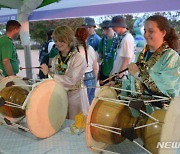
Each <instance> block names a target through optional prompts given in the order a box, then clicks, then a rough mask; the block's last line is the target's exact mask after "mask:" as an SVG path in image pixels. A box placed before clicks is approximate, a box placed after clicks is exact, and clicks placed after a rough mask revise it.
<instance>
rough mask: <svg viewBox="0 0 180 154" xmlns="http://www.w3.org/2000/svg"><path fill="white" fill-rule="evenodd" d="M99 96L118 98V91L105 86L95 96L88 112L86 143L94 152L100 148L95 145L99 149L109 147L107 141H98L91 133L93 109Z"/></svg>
mask: <svg viewBox="0 0 180 154" xmlns="http://www.w3.org/2000/svg"><path fill="white" fill-rule="evenodd" d="M97 97H105V98H113V99H116V98H117V93H116V91H115V90H114V89H111V88H110V87H103V88H102V89H101V90H100V91H99V92H98V93H97V95H96V97H95V98H94V100H93V102H92V104H91V106H90V109H89V112H88V117H87V125H86V143H87V146H88V148H89V149H90V150H91V151H93V152H99V151H98V150H95V149H93V147H95V148H98V149H105V148H106V147H107V145H108V144H106V143H102V142H97V141H95V140H94V139H93V137H92V134H91V129H90V128H91V126H90V123H91V118H92V113H93V110H94V108H95V106H96V104H97V102H98V101H99V99H98V98H97Z"/></svg>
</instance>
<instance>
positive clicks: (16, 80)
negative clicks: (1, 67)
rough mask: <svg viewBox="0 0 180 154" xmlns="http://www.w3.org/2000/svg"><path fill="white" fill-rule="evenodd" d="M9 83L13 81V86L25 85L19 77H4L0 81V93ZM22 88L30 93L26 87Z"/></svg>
mask: <svg viewBox="0 0 180 154" xmlns="http://www.w3.org/2000/svg"><path fill="white" fill-rule="evenodd" d="M11 81H13V82H14V83H15V85H27V83H26V82H25V81H24V80H22V78H21V77H18V76H8V77H4V78H2V79H0V91H1V90H2V89H3V88H4V87H6V84H7V83H8V82H11ZM22 88H23V89H26V90H28V91H30V89H29V88H27V87H23V86H22Z"/></svg>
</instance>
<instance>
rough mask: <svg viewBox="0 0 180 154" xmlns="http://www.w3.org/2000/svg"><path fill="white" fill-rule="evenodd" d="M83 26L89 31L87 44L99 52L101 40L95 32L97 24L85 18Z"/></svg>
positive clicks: (91, 19)
mask: <svg viewBox="0 0 180 154" xmlns="http://www.w3.org/2000/svg"><path fill="white" fill-rule="evenodd" d="M82 26H83V27H85V28H86V29H87V31H88V35H89V36H88V39H87V44H88V45H90V46H92V47H93V48H94V50H95V51H97V50H98V46H99V42H100V39H101V38H100V37H99V35H98V34H96V32H95V28H96V24H95V21H94V19H93V18H89V17H87V18H85V19H84V23H83V25H82Z"/></svg>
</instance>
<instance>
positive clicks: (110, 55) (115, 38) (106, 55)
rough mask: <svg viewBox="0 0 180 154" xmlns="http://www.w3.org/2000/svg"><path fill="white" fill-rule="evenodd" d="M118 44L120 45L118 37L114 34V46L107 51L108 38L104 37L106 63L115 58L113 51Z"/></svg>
mask: <svg viewBox="0 0 180 154" xmlns="http://www.w3.org/2000/svg"><path fill="white" fill-rule="evenodd" d="M117 43H118V37H117V35H116V34H114V37H113V42H112V44H111V46H110V49H109V50H107V36H105V37H104V40H103V52H104V55H105V61H106V62H108V60H109V59H110V58H112V57H113V51H114V50H115V49H116V47H117Z"/></svg>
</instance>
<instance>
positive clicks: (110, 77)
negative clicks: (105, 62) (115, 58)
mask: <svg viewBox="0 0 180 154" xmlns="http://www.w3.org/2000/svg"><path fill="white" fill-rule="evenodd" d="M127 70H128V68H126V69H124V70H122V71H120V72H118V73H117V74H115V75H112V76H111V77H109V78H107V79H105V80H103V81H102V82H103V83H104V82H106V81H108V80H110V79H112V78H114V77H115V76H118V75H119V74H120V73H123V72H125V71H127Z"/></svg>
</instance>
